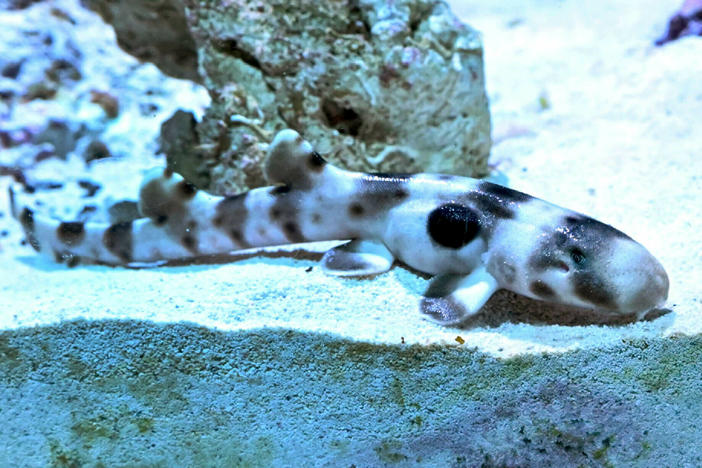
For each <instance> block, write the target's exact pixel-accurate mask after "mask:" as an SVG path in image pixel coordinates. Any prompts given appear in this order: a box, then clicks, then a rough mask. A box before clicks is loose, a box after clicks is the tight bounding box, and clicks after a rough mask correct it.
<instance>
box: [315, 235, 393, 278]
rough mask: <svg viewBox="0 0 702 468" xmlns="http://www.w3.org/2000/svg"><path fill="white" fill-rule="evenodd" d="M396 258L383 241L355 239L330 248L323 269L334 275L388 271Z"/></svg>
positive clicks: (324, 259)
mask: <svg viewBox="0 0 702 468" xmlns="http://www.w3.org/2000/svg"><path fill="white" fill-rule="evenodd" d="M394 260H395V258H394V257H393V255H392V254H391V253H390V251H389V250H388V249H387V247H385V246H384V245H383V244H382V243H381V242H377V241H370V240H354V241H351V242H348V243H346V244H343V245H340V246H338V247H334V248H333V249H331V250H328V251H327V253H325V254H324V257H322V269H323V270H324V272H325V273H326V274H328V275H334V276H365V275H377V274H379V273H383V272H386V271H388V270H389V269H390V267H391V266H392V262H393V261H394Z"/></svg>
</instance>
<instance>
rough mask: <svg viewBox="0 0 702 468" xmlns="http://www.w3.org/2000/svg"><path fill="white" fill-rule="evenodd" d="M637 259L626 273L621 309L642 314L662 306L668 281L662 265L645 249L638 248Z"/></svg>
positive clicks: (666, 296)
mask: <svg viewBox="0 0 702 468" xmlns="http://www.w3.org/2000/svg"><path fill="white" fill-rule="evenodd" d="M639 247H640V246H639ZM638 254H639V259H638V261H636V262H634V265H632V266H633V268H631V269H630V270H629V272H628V275H627V276H629V277H630V281H629V284H628V285H627V287H626V289H627V290H628V291H626V293H625V294H624V295H623V296H624V297H623V298H624V299H625V301H624V304H622V305H623V307H622V309H623V310H624V311H627V312H644V311H648V310H651V309H653V308H655V307H660V306H662V305H663V304H664V303H665V301H666V300H667V299H668V288H669V286H670V281H669V280H668V274H667V273H666V272H665V269H664V268H663V265H661V264H660V262H659V261H658V260H656V258H655V257H653V256H652V255H651V254H650V253H648V251H646V249H644V248H643V247H641V248H640V251H639V252H638Z"/></svg>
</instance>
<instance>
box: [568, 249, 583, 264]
mask: <svg viewBox="0 0 702 468" xmlns="http://www.w3.org/2000/svg"><path fill="white" fill-rule="evenodd" d="M570 259H571V260H573V263H575V264H576V265H577V266H583V265H584V264H585V254H584V253H583V251H582V250H580V249H579V248H577V247H575V248H573V249H572V250H571V251H570Z"/></svg>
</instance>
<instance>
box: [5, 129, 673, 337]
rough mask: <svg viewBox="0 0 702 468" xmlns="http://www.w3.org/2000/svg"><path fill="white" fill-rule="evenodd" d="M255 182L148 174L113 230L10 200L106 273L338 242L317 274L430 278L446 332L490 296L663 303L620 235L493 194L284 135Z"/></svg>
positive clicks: (663, 288) (27, 224) (61, 249)
mask: <svg viewBox="0 0 702 468" xmlns="http://www.w3.org/2000/svg"><path fill="white" fill-rule="evenodd" d="M265 173H266V176H267V178H268V180H269V181H270V182H271V183H272V184H275V185H273V186H270V187H262V188H257V189H254V190H251V191H248V192H245V193H242V194H239V195H234V196H227V197H218V196H213V195H210V194H207V193H205V192H203V191H198V190H197V189H195V187H194V186H192V185H191V184H189V183H188V182H186V181H185V180H184V179H182V178H181V177H180V176H179V175H177V174H173V173H171V172H170V171H167V170H166V171H164V170H158V171H156V172H154V173H152V174H151V175H150V176H148V177H147V178H146V180H145V182H144V183H143V185H142V187H141V190H140V198H139V210H140V213H141V214H142V216H143V218H139V219H136V220H134V221H131V222H124V223H117V224H112V225H107V224H98V223H90V222H89V223H80V222H61V221H58V220H53V219H50V218H47V217H42V216H39V215H38V214H36V213H34V212H33V211H32V210H31V209H29V208H19V207H18V206H15V202H14V197H13V202H12V204H13V206H12V208H13V214H14V215H15V217H17V218H18V219H19V221H20V222H21V224H22V226H23V227H24V230H25V233H26V236H27V239H28V241H29V243H30V244H31V245H32V246H33V247H34V248H35V249H36V250H39V251H44V252H49V253H52V254H53V255H54V256H55V258H57V259H61V258H63V259H66V258H68V259H72V260H75V259H81V260H89V261H96V262H100V263H108V264H130V263H153V262H158V261H162V260H171V259H183V258H189V257H194V256H202V255H211V254H221V253H227V252H231V251H236V250H242V249H249V248H255V247H265V246H274V245H283V244H291V243H301V242H313V241H325V240H345V239H347V240H350V241H349V242H348V243H346V244H343V245H341V246H339V247H336V248H333V249H332V250H330V251H328V252H327V253H326V254H325V255H324V257H323V258H322V268H323V270H324V271H325V272H326V273H328V274H332V275H339V276H365V275H375V274H379V273H382V272H384V271H387V270H389V269H390V268H391V266H392V264H393V262H394V261H395V260H399V261H401V262H403V263H405V264H407V265H409V266H410V267H412V268H414V269H416V270H419V271H422V272H425V273H428V274H431V275H435V276H436V277H435V278H434V279H433V280H432V281H431V283H430V285H429V287H428V289H427V291H426V292H425V294H424V297H423V298H422V300H421V302H420V309H421V311H422V312H423V313H424V314H426V316H427V317H429V318H430V319H433V320H435V321H437V322H439V323H441V324H444V325H457V324H460V323H461V322H463V321H465V320H466V319H467V318H468V317H470V316H471V315H473V314H475V313H477V312H478V311H479V310H480V308H481V307H482V306H483V305H484V304H485V302H486V301H487V300H488V299H489V298H490V296H491V295H492V294H493V293H494V292H495V291H496V290H497V289H500V288H505V289H508V290H511V291H514V292H517V293H519V294H523V295H525V296H529V297H531V298H535V299H540V300H545V301H551V302H557V303H564V304H570V305H575V306H582V307H588V308H596V309H601V310H604V311H609V312H611V313H613V314H620V313H645V312H646V311H648V310H650V309H652V308H654V307H656V306H659V305H661V304H662V303H663V302H664V301H665V300H666V298H667V294H668V277H667V275H666V273H665V270H664V269H663V267H662V266H661V264H660V263H659V262H658V261H657V260H656V259H655V258H654V257H653V256H652V255H651V254H650V253H649V252H648V251H647V250H646V249H645V248H644V247H642V246H641V245H640V244H638V243H636V242H635V241H634V240H632V239H631V238H630V237H628V236H627V235H626V234H624V233H622V232H620V231H618V230H617V229H614V228H613V227H611V226H608V225H606V224H603V223H601V222H599V221H596V220H594V219H592V218H589V217H587V216H584V215H582V214H579V213H576V212H573V211H570V210H567V209H564V208H561V207H558V206H556V205H553V204H550V203H548V202H545V201H543V200H540V199H537V198H534V197H531V196H529V195H527V194H524V193H521V192H518V191H515V190H512V189H509V188H506V187H503V186H500V185H496V184H492V183H490V182H486V181H481V180H476V179H471V178H465V177H458V176H450V175H440V174H414V175H408V174H367V173H359V172H350V171H346V170H343V169H340V168H337V167H335V166H332V165H331V164H328V163H327V162H326V161H325V160H324V159H323V158H322V157H321V156H320V155H319V154H317V153H316V152H315V151H314V149H313V148H312V146H311V145H310V144H309V143H308V142H306V141H305V140H304V139H302V137H300V135H298V134H297V133H296V132H294V131H292V130H284V131H282V132H280V133H278V135H277V136H276V137H275V139H274V141H273V142H272V143H271V145H270V147H269V154H268V158H267V160H266V165H265ZM11 195H12V193H11Z"/></svg>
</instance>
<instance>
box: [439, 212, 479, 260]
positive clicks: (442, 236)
mask: <svg viewBox="0 0 702 468" xmlns="http://www.w3.org/2000/svg"><path fill="white" fill-rule="evenodd" d="M427 231H428V232H429V235H430V236H431V238H432V239H433V240H434V242H436V243H437V244H439V245H442V246H444V247H448V248H450V249H460V248H461V247H463V246H464V245H467V244H469V243H470V242H471V241H472V240H473V239H475V238H476V237H477V235H478V233H479V232H480V221H479V218H478V215H477V214H476V213H475V212H474V211H473V210H471V209H470V208H468V207H467V206H465V205H460V204H458V203H446V204H444V205H441V206H440V207H438V208H436V209H435V210H434V211H432V212H431V213H429V217H428V219H427Z"/></svg>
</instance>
